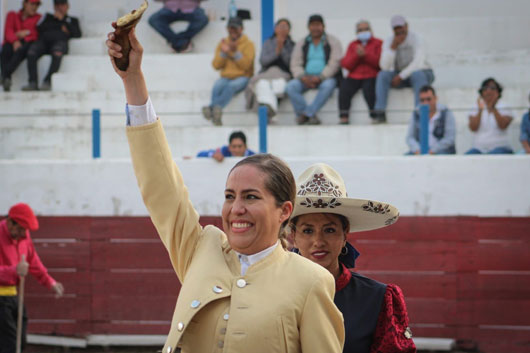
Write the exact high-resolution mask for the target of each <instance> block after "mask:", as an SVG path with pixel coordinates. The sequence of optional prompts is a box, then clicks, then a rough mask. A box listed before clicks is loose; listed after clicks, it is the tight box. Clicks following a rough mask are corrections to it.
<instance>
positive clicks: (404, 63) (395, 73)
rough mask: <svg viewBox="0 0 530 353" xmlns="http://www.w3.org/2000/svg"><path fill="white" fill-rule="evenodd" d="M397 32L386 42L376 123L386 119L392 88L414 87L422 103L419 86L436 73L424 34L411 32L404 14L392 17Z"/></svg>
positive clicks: (377, 91) (416, 100)
mask: <svg viewBox="0 0 530 353" xmlns="http://www.w3.org/2000/svg"><path fill="white" fill-rule="evenodd" d="M390 24H391V26H392V30H393V31H394V35H393V36H391V37H390V38H388V39H386V40H385V41H384V43H383V51H382V53H381V59H380V60H379V66H380V67H381V71H379V73H378V74H377V79H376V83H375V94H376V101H375V108H374V115H373V118H374V120H373V123H376V124H378V123H385V122H386V113H385V110H386V104H387V98H388V91H389V90H390V88H391V87H392V88H403V87H412V89H413V90H414V106H415V107H416V106H418V104H420V98H419V95H420V89H421V88H422V87H423V86H427V85H430V84H431V83H432V82H433V81H434V73H433V72H432V69H431V67H430V65H429V63H428V62H427V55H426V50H425V45H424V43H423V41H422V40H421V38H420V37H419V36H418V35H417V34H416V33H413V32H409V26H408V24H407V21H406V20H405V18H404V17H403V16H400V15H396V16H393V17H392V19H391V20H390Z"/></svg>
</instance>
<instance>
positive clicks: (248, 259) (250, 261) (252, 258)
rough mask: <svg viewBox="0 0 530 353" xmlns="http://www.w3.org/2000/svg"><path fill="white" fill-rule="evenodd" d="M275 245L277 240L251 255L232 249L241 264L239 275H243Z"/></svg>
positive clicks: (267, 254)
mask: <svg viewBox="0 0 530 353" xmlns="http://www.w3.org/2000/svg"><path fill="white" fill-rule="evenodd" d="M277 246H278V242H276V243H275V244H274V245H273V246H271V247H268V248H267V249H265V250H262V251H260V252H258V253H255V254H252V255H244V254H241V253H238V252H237V251H235V250H234V252H235V253H236V254H237V258H238V259H239V263H240V264H241V276H244V275H245V274H246V273H247V270H248V268H249V267H250V266H252V265H254V264H255V263H256V262H258V261H261V260H263V259H264V258H266V257H267V256H269V255H270V254H271V253H272V252H273V251H274V249H276V247H277Z"/></svg>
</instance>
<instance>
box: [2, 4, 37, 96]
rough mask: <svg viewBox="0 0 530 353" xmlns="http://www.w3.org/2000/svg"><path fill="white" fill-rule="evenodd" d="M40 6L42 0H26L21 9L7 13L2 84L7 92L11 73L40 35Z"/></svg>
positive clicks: (3, 45) (3, 44) (9, 88)
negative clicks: (38, 28)
mask: <svg viewBox="0 0 530 353" xmlns="http://www.w3.org/2000/svg"><path fill="white" fill-rule="evenodd" d="M39 6H40V0H24V1H23V2H22V9H21V10H20V11H18V12H16V11H10V12H8V14H7V17H6V24H5V29H4V42H3V43H2V53H1V66H2V86H3V87H4V91H5V92H8V91H10V90H11V75H12V74H13V72H15V70H16V69H17V67H18V65H20V63H21V62H22V61H24V59H25V58H26V56H27V54H28V49H29V47H30V45H31V43H32V42H34V41H36V40H37V38H38V37H39V33H38V32H37V22H38V21H39V19H40V18H41V15H40V14H38V13H37V9H38V8H39Z"/></svg>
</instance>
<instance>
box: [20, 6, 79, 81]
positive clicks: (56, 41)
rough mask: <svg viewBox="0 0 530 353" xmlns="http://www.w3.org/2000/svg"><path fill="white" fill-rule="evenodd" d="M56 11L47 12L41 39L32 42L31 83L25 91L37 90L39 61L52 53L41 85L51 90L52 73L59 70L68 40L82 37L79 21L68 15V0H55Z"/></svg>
mask: <svg viewBox="0 0 530 353" xmlns="http://www.w3.org/2000/svg"><path fill="white" fill-rule="evenodd" d="M53 4H54V6H53V8H54V13H53V14H51V13H47V14H46V16H45V17H44V20H43V21H42V22H40V23H39V25H38V26H37V30H38V31H39V39H38V40H37V41H36V42H35V43H33V44H31V47H30V48H29V51H28V72H29V84H28V85H27V86H25V87H23V88H22V90H23V91H37V90H38V89H39V88H38V84H37V82H38V77H37V76H38V74H37V61H38V60H39V58H40V57H41V56H43V55H44V54H51V56H52V62H51V64H50V68H49V69H48V74H47V75H46V77H45V78H44V81H43V82H42V85H41V90H42V91H49V90H50V89H51V84H52V75H53V74H54V73H56V72H57V71H59V67H60V66H61V60H62V59H63V55H65V54H67V53H68V40H69V39H70V38H79V37H81V29H80V28H79V21H78V20H77V18H75V17H71V16H69V15H68V9H69V8H70V5H69V4H68V0H53Z"/></svg>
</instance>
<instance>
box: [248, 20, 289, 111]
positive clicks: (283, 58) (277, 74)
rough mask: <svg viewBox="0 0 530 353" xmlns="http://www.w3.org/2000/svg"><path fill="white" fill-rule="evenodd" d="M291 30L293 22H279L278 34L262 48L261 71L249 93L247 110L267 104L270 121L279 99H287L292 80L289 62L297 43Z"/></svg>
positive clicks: (276, 26)
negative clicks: (287, 89) (287, 85)
mask: <svg viewBox="0 0 530 353" xmlns="http://www.w3.org/2000/svg"><path fill="white" fill-rule="evenodd" d="M290 31H291V23H290V22H289V20H287V19H285V18H282V19H280V20H278V22H276V25H275V26H274V34H273V35H272V37H270V38H269V39H267V40H266V41H265V43H263V47H262V49H261V56H260V59H259V61H260V64H261V71H260V73H259V74H257V75H256V76H254V77H253V78H252V79H251V80H250V82H249V84H248V86H247V89H246V90H245V98H246V101H247V109H256V108H257V105H265V106H266V107H267V114H268V117H269V120H270V119H271V118H272V117H274V116H275V115H276V112H277V110H278V98H282V97H283V96H284V94H285V86H286V84H287V80H289V79H290V78H291V70H290V68H289V63H290V62H291V53H292V52H293V48H294V42H293V40H292V39H291V37H290V36H289V32H290Z"/></svg>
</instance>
